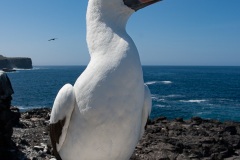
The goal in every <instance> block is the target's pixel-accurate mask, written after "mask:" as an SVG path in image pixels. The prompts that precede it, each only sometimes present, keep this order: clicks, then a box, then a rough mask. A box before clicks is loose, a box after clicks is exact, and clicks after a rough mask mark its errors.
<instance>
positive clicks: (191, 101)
mask: <svg viewBox="0 0 240 160" xmlns="http://www.w3.org/2000/svg"><path fill="white" fill-rule="evenodd" d="M206 101H207V100H205V99H191V100H180V102H185V103H202V102H206Z"/></svg>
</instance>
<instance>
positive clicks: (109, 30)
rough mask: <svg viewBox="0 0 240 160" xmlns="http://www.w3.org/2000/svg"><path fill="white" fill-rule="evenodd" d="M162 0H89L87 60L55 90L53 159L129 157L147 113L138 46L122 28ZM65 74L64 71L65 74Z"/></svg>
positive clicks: (148, 103)
mask: <svg viewBox="0 0 240 160" xmlns="http://www.w3.org/2000/svg"><path fill="white" fill-rule="evenodd" d="M158 1H160V0H89V1H88V8H87V17H86V18H87V44H88V48H89V52H90V56H91V60H90V62H89V64H88V66H87V68H86V69H85V71H84V72H83V73H82V74H81V75H80V76H79V78H78V79H77V81H76V82H75V84H74V86H72V85H70V84H66V85H65V86H63V88H62V89H61V90H60V91H59V93H58V95H57V97H56V99H55V102H54V105H53V108H52V113H51V118H50V136H51V141H52V145H53V149H54V153H55V155H56V157H57V159H59V160H60V159H62V160H78V159H79V160H127V159H129V158H130V157H131V155H132V153H133V151H134V148H135V147H136V145H137V143H138V141H139V139H140V138H141V136H142V135H143V133H144V127H145V124H146V121H147V118H148V116H149V115H150V112H151V103H152V101H151V96H150V91H149V89H148V87H147V86H146V85H144V81H143V73H142V67H141V63H140V59H139V54H138V50H137V48H136V46H135V44H134V42H133V40H132V39H131V37H130V36H129V35H128V34H127V32H126V29H125V27H126V24H127V21H128V19H129V17H130V16H131V14H132V13H134V11H136V10H139V9H141V8H143V7H146V6H148V5H150V4H153V3H155V2H158ZM63 76H64V73H63Z"/></svg>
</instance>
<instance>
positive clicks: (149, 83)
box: [144, 81, 158, 85]
mask: <svg viewBox="0 0 240 160" xmlns="http://www.w3.org/2000/svg"><path fill="white" fill-rule="evenodd" d="M156 83H158V81H150V82H146V83H144V84H146V85H152V84H156Z"/></svg>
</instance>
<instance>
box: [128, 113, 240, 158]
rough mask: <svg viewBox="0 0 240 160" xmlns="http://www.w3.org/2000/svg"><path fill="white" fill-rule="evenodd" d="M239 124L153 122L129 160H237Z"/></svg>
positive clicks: (239, 136) (239, 146)
mask: <svg viewBox="0 0 240 160" xmlns="http://www.w3.org/2000/svg"><path fill="white" fill-rule="evenodd" d="M157 128H160V129H157ZM239 129H240V123H237V122H224V123H221V122H219V121H215V120H204V119H202V118H200V117H193V118H192V119H191V120H188V121H183V120H182V119H181V118H177V119H175V120H169V121H167V120H164V122H163V121H162V120H159V119H156V120H155V121H152V122H151V123H149V125H148V128H147V130H146V132H145V134H144V136H143V138H142V140H141V141H140V143H139V144H138V146H137V147H136V149H135V152H134V154H133V156H132V158H131V159H132V160H142V159H146V160H152V159H153V160H155V159H156V160H158V159H162V160H188V159H196V160H198V159H199V160H200V159H205V160H221V159H229V160H230V159H232V160H233V159H236V160H237V159H239V160H240V153H239V151H240V134H239Z"/></svg>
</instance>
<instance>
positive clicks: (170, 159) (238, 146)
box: [12, 109, 240, 160]
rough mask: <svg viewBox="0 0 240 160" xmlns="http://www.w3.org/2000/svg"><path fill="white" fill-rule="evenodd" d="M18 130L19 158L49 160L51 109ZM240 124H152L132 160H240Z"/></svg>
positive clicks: (27, 117) (31, 115) (29, 117)
mask: <svg viewBox="0 0 240 160" xmlns="http://www.w3.org/2000/svg"><path fill="white" fill-rule="evenodd" d="M21 117H22V118H21V121H20V125H19V126H17V127H16V128H14V134H13V138H12V139H13V141H14V142H15V145H16V150H15V151H14V153H15V155H16V156H17V159H22V160H29V159H37V160H49V159H51V158H53V157H54V156H52V154H51V150H52V147H51V143H50V139H49V135H48V133H49V130H48V124H49V117H50V110H49V109H36V110H32V111H28V112H25V113H22V116H21ZM239 131H240V123H236V122H224V123H222V122H219V121H216V120H204V119H201V118H192V119H190V120H186V121H184V120H183V119H181V118H178V119H176V120H167V119H166V118H165V117H161V118H159V119H157V120H154V121H149V124H148V126H147V129H146V132H145V134H144V136H143V137H142V139H141V140H140V142H139V144H138V145H137V147H136V149H135V151H134V153H133V155H132V157H131V160H222V159H226V160H234V159H235V160H240V132H239ZM15 158H16V157H15Z"/></svg>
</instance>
